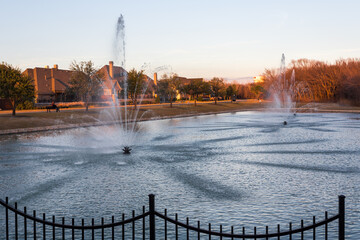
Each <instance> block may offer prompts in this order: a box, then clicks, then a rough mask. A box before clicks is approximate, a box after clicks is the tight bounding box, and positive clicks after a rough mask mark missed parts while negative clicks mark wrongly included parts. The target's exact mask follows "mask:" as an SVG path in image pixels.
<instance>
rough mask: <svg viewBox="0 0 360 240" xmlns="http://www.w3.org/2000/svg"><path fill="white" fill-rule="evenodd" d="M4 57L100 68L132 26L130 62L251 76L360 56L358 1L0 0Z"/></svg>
mask: <svg viewBox="0 0 360 240" xmlns="http://www.w3.org/2000/svg"><path fill="white" fill-rule="evenodd" d="M0 4H1V5H0V7H1V10H0V13H1V14H0V61H5V62H8V63H10V64H12V65H15V66H18V67H20V68H21V69H23V70H24V69H26V68H28V67H31V68H32V67H36V66H45V65H50V66H52V65H53V64H58V65H59V68H61V69H68V68H69V65H70V63H71V61H72V60H77V61H81V60H92V61H93V62H95V65H96V66H98V67H101V66H103V65H105V64H107V63H108V61H109V60H114V59H112V58H113V56H114V53H113V50H112V49H113V41H114V36H115V26H116V22H117V18H118V17H119V16H120V14H123V16H124V18H125V27H126V68H127V69H130V68H132V67H135V68H137V69H140V68H141V66H142V65H143V64H144V63H147V64H148V65H150V66H151V68H153V69H154V68H156V67H158V66H162V65H170V66H171V68H172V71H174V72H176V73H178V74H179V75H181V76H185V77H205V78H211V77H214V76H219V77H224V78H231V79H232V78H240V77H248V76H250V77H252V76H256V75H258V74H261V73H262V72H263V71H264V69H265V68H273V67H278V66H279V64H280V59H281V54H282V53H285V56H286V59H287V62H289V61H290V60H291V59H299V58H310V59H318V60H324V61H328V62H334V61H335V60H336V59H339V58H349V57H351V58H354V57H356V58H357V57H360V14H359V9H360V1H358V0H352V1H350V0H342V1H340V0H338V1H334V0H327V1H325V0H324V1H316V0H312V1H307V0H303V1H298V0H296V1H291V0H286V1H270V0H267V1H265V0H262V1H261V0H253V1H250V0H248V1H242V0H221V1H220V0H217V1H214V0H181V1H180V0H179V1H175V0H167V1H165V0H162V1H161V0H152V1H150V0H142V1H140V0H138V1H137V0H128V1H125V0H117V1H106V0H104V1H92V0H86V1H85V0H62V1H53V0H47V1H40V0H33V1H25V0H20V1H8V0H0Z"/></svg>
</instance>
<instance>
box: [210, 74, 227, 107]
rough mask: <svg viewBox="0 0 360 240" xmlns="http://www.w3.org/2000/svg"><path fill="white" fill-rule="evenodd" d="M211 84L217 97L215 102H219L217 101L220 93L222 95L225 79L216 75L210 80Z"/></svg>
mask: <svg viewBox="0 0 360 240" xmlns="http://www.w3.org/2000/svg"><path fill="white" fill-rule="evenodd" d="M210 86H211V90H212V92H213V94H214V97H215V104H217V101H218V99H219V95H220V93H221V91H222V90H223V89H224V87H225V84H224V79H222V78H217V77H214V78H213V79H211V80H210Z"/></svg>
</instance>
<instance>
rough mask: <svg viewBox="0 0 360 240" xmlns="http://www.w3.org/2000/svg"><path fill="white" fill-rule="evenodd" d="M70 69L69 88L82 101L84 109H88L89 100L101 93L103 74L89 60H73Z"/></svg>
mask: <svg viewBox="0 0 360 240" xmlns="http://www.w3.org/2000/svg"><path fill="white" fill-rule="evenodd" d="M70 70H72V71H73V74H72V75H71V79H70V84H71V88H72V90H73V92H75V93H76V94H77V95H78V96H79V97H80V98H81V99H82V101H84V103H85V111H88V110H89V101H90V100H91V99H92V98H93V97H96V96H99V95H100V93H101V89H102V82H103V74H102V73H101V72H99V70H98V69H96V68H95V67H94V63H93V62H91V61H88V62H86V61H82V62H80V63H77V62H76V61H73V62H72V63H71V65H70Z"/></svg>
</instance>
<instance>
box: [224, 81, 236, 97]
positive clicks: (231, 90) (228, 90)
mask: <svg viewBox="0 0 360 240" xmlns="http://www.w3.org/2000/svg"><path fill="white" fill-rule="evenodd" d="M235 94H236V85H235V84H233V85H229V86H228V87H227V88H226V96H227V97H228V99H231V97H232V96H234V95H235Z"/></svg>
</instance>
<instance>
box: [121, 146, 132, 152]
mask: <svg viewBox="0 0 360 240" xmlns="http://www.w3.org/2000/svg"><path fill="white" fill-rule="evenodd" d="M122 150H123V154H130V153H131V150H132V149H131V148H130V147H128V146H125V147H124V148H123V149H122Z"/></svg>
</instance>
